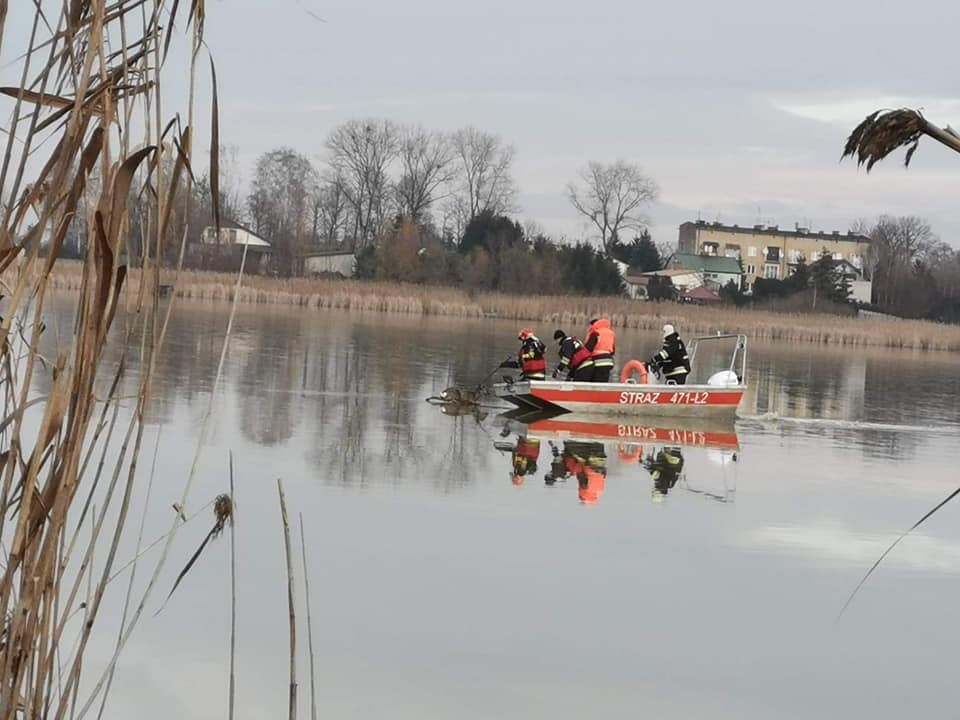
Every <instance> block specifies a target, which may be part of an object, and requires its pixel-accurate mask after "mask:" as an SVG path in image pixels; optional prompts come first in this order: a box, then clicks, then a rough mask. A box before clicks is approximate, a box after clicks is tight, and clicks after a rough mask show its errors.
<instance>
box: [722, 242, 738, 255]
mask: <svg viewBox="0 0 960 720" xmlns="http://www.w3.org/2000/svg"><path fill="white" fill-rule="evenodd" d="M723 254H724V255H725V256H726V257H728V258H738V257H740V246H739V245H732V244H730V243H727V245H726V247H725V248H724V251H723Z"/></svg>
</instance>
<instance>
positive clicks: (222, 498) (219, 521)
mask: <svg viewBox="0 0 960 720" xmlns="http://www.w3.org/2000/svg"><path fill="white" fill-rule="evenodd" d="M213 514H214V523H213V527H212V528H210V532H208V533H207V535H206V537H205V538H204V539H203V542H202V543H200V547H198V548H197V550H196V552H194V553H193V555H191V556H190V559H189V560H188V561H187V564H186V565H185V566H184V568H183V570H181V571H180V574H179V575H177V579H176V581H175V582H174V583H173V587H172V588H170V593H169V594H168V595H167V598H166V600H164V601H163V605H161V606H160V609H159V610H157V612H156V613H155V615H159V614H160V613H161V611H162V610H163V608H165V607H166V606H167V603H168V602H169V601H170V598H171V597H172V596H173V593H174V591H175V590H176V589H177V587H178V586H179V585H180V581H181V580H183V578H184V577H186V575H187V573H188V572H190V568H192V567H193V566H194V563H196V562H197V560H198V559H199V558H200V554H201V553H202V552H203V549H204V548H205V547H206V546H207V543H209V542H210V541H211V540H213V539H214V538H216V537H218V536H219V535H220V533H222V532H223V529H224V527H226V525H227V523H232V522H233V500H232V499H231V498H230V496H229V495H226V494H224V495H218V496H217V499H216V500H215V501H214V504H213Z"/></svg>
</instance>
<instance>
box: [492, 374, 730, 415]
mask: <svg viewBox="0 0 960 720" xmlns="http://www.w3.org/2000/svg"><path fill="white" fill-rule="evenodd" d="M745 389H746V388H745V387H744V386H743V385H736V386H728V387H722V386H715V385H640V384H636V383H584V382H563V381H550V380H524V381H521V382H514V383H498V384H496V385H494V386H493V388H492V390H493V393H494V395H496V396H497V397H498V398H501V399H503V400H506V401H508V402H510V403H512V404H514V405H516V406H517V407H519V408H525V409H530V410H542V411H551V412H575V413H578V414H590V415H617V416H633V417H675V418H733V417H735V416H736V413H737V407H738V406H739V405H740V400H741V399H742V398H743V393H744V391H745Z"/></svg>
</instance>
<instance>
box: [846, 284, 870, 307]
mask: <svg viewBox="0 0 960 720" xmlns="http://www.w3.org/2000/svg"><path fill="white" fill-rule="evenodd" d="M872 284H873V283H871V282H870V281H869V280H854V281H853V282H851V283H850V290H851V291H852V292H851V293H850V299H851V300H856V301H857V302H863V303H868V302H870V292H871V286H872Z"/></svg>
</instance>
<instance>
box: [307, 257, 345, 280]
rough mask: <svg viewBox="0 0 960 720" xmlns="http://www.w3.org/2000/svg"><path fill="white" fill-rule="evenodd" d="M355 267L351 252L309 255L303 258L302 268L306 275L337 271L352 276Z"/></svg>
mask: <svg viewBox="0 0 960 720" xmlns="http://www.w3.org/2000/svg"><path fill="white" fill-rule="evenodd" d="M356 268H357V259H356V258H355V257H354V256H353V253H341V254H337V255H311V256H308V257H306V258H304V260H303V270H304V272H305V273H306V274H307V275H321V274H323V273H339V274H340V275H343V276H344V277H353V274H354V272H355V271H356Z"/></svg>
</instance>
